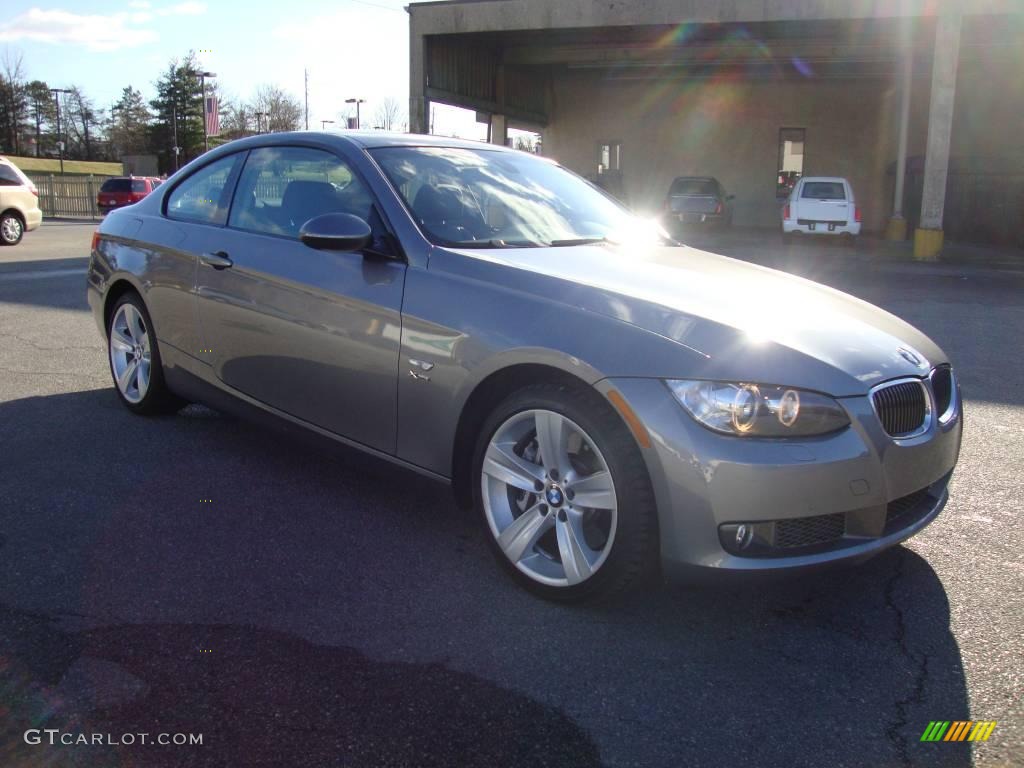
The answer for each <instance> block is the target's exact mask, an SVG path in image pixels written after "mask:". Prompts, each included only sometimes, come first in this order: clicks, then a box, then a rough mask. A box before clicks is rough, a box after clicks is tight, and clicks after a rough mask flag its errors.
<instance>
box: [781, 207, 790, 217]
mask: <svg viewBox="0 0 1024 768" xmlns="http://www.w3.org/2000/svg"><path fill="white" fill-rule="evenodd" d="M782 218H784V219H787V220H788V219H789V218H790V216H789V203H786V206H785V207H784V208H783V209H782Z"/></svg>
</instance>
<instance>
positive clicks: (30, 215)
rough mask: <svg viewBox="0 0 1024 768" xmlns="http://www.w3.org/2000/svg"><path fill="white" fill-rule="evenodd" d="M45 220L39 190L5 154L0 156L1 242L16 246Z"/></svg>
mask: <svg viewBox="0 0 1024 768" xmlns="http://www.w3.org/2000/svg"><path fill="white" fill-rule="evenodd" d="M42 223H43V212H42V210H40V208H39V190H37V189H36V185H35V184H33V183H32V180H31V179H30V178H29V177H28V176H26V175H25V174H24V173H22V172H21V169H20V168H18V166H16V165H15V164H14V163H12V162H11V161H10V160H8V159H7V158H6V157H0V245H17V244H18V243H20V242H21V238H22V235H24V234H25V233H26V232H30V231H32V230H33V229H35V228H36V227H38V226H39V225H40V224H42Z"/></svg>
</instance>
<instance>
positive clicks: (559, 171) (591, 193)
mask: <svg viewBox="0 0 1024 768" xmlns="http://www.w3.org/2000/svg"><path fill="white" fill-rule="evenodd" d="M370 154H371V155H372V156H373V158H374V160H376V161H377V163H378V164H379V165H380V167H381V168H382V169H383V171H384V174H385V175H386V176H387V177H388V180H389V181H390V182H391V183H392V184H393V185H394V187H395V189H397V190H398V192H399V194H400V195H401V196H402V198H403V199H404V201H405V204H406V206H407V207H408V208H409V210H410V211H411V212H412V215H413V217H414V218H415V219H416V221H417V222H418V223H419V224H420V226H421V227H422V228H423V230H424V232H425V234H426V235H427V237H428V238H429V239H430V240H431V241H433V242H434V243H435V244H438V245H458V246H469V247H477V248H479V247H488V248H495V247H524V246H550V245H576V244H578V243H580V242H597V241H602V240H611V241H615V242H620V241H623V240H631V239H636V238H643V239H660V236H659V234H658V232H657V230H656V228H655V227H654V226H653V225H650V224H647V225H645V223H644V222H642V221H641V220H639V219H637V218H636V217H635V216H633V215H632V214H631V213H630V212H629V211H627V210H626V209H625V208H623V207H622V206H620V205H619V204H618V203H616V202H615V201H613V200H612V199H611V198H609V197H608V196H606V195H605V194H604V193H602V192H601V191H599V190H598V189H595V188H594V187H592V186H591V185H590V184H588V183H587V182H586V181H584V180H583V179H581V178H580V177H578V176H576V175H575V174H572V173H570V172H569V171H566V170H565V169H564V168H560V167H559V166H557V165H555V164H553V163H551V162H548V161H546V160H542V159H540V158H537V157H533V156H531V155H528V154H525V153H512V152H502V151H496V150H487V149H481V150H477V149H458V148H453V147H382V148H377V149H372V150H370Z"/></svg>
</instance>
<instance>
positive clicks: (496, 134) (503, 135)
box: [487, 115, 508, 146]
mask: <svg viewBox="0 0 1024 768" xmlns="http://www.w3.org/2000/svg"><path fill="white" fill-rule="evenodd" d="M507 138H508V119H507V118H506V117H505V116H504V115H491V129H490V131H488V136H487V140H488V141H489V142H490V143H491V144H500V145H501V146H505V140H506V139H507Z"/></svg>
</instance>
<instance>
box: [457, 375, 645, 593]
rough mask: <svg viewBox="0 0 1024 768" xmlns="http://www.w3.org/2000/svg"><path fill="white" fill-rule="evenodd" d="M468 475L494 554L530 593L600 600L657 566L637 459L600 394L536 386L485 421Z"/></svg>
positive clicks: (518, 394) (628, 438)
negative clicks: (472, 478) (472, 477)
mask: <svg viewBox="0 0 1024 768" xmlns="http://www.w3.org/2000/svg"><path fill="white" fill-rule="evenodd" d="M474 467H475V470H476V472H475V477H476V478H477V481H476V483H475V485H474V496H475V500H476V507H477V509H478V511H479V512H480V513H481V514H482V516H483V519H484V523H485V529H486V533H487V538H488V541H489V543H490V544H491V546H492V548H493V550H494V554H495V556H496V557H497V558H498V560H499V562H501V563H502V565H503V566H504V567H505V568H506V569H507V570H508V572H509V573H510V574H511V575H512V576H513V578H514V579H515V580H516V581H518V582H519V583H520V584H521V585H522V586H524V587H526V588H527V589H529V590H530V591H532V592H534V593H535V594H538V595H540V596H542V597H545V598H548V599H552V600H559V601H566V602H578V601H584V600H593V599H597V598H603V597H607V596H610V595H613V594H615V593H618V592H621V591H623V590H625V589H626V588H627V587H628V586H631V585H632V584H633V583H635V582H636V581H637V580H638V579H639V577H641V576H644V575H647V574H648V573H650V572H652V571H653V570H654V568H655V566H656V565H657V518H656V513H655V504H654V497H653V492H652V490H651V487H650V481H649V479H648V476H647V470H646V467H645V465H644V462H643V458H642V457H641V455H640V452H639V449H638V447H637V445H636V443H635V442H634V440H633V438H632V436H631V435H630V433H629V431H628V430H627V429H626V427H625V425H624V424H623V423H622V421H621V420H620V419H619V417H618V415H617V414H616V413H615V412H614V411H613V410H612V409H611V407H610V406H608V404H607V403H606V402H605V401H604V400H603V398H601V397H600V396H599V395H597V393H596V392H593V391H592V390H590V391H588V390H586V389H584V388H579V389H578V390H577V389H576V388H572V387H567V386H565V385H561V384H537V385H533V386H529V387H526V388H524V389H522V390H520V391H518V392H516V393H514V394H512V395H511V396H510V397H508V398H507V399H506V400H505V401H504V402H503V403H502V404H501V405H499V406H498V408H496V409H495V411H494V412H493V413H492V414H491V416H490V418H489V419H488V420H487V422H486V423H485V425H484V429H483V430H482V432H481V435H480V439H479V441H478V445H477V450H476V454H475V463H474Z"/></svg>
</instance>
